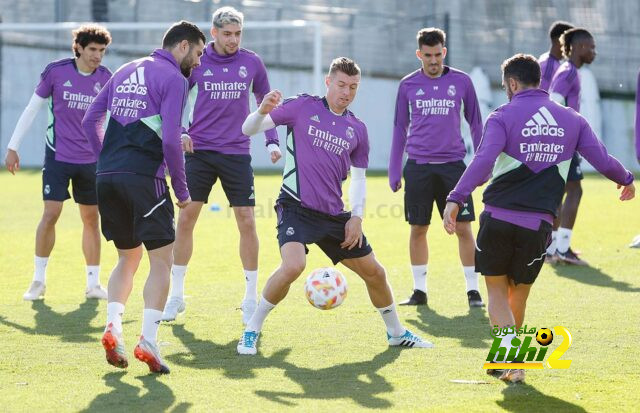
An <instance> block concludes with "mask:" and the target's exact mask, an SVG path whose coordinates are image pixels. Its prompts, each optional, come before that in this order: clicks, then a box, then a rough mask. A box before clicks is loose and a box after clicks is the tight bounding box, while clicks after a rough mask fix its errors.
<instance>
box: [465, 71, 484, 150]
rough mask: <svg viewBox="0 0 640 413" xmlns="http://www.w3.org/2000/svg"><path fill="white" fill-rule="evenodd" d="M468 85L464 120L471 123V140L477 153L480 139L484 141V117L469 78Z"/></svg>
mask: <svg viewBox="0 0 640 413" xmlns="http://www.w3.org/2000/svg"><path fill="white" fill-rule="evenodd" d="M467 83H468V84H467V87H466V88H465V90H466V92H465V95H464V97H463V101H464V118H465V119H466V120H467V123H469V129H471V140H472V141H473V151H474V152H475V151H477V150H478V145H480V139H482V115H481V114H480V104H479V103H478V96H476V89H475V88H474V87H473V83H472V82H471V79H470V78H467Z"/></svg>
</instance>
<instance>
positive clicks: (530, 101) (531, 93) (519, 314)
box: [444, 54, 635, 382]
mask: <svg viewBox="0 0 640 413" xmlns="http://www.w3.org/2000/svg"><path fill="white" fill-rule="evenodd" d="M502 84H503V85H504V88H505V90H506V91H507V97H508V98H509V103H507V104H505V105H502V106H501V107H499V108H498V109H496V110H495V111H494V112H493V113H492V114H491V115H490V116H489V118H488V119H487V123H486V125H485V129H484V133H483V136H482V142H481V143H480V147H479V148H478V151H477V152H476V155H475V157H474V158H473V160H472V161H471V163H470V164H469V167H468V168H467V170H466V171H465V172H464V174H463V175H462V178H460V181H459V182H458V184H457V185H456V187H455V188H454V189H453V191H451V193H450V194H449V196H448V198H447V205H446V207H445V214H444V227H445V230H446V231H447V232H448V233H449V234H453V233H455V230H456V217H457V214H458V211H459V210H460V208H461V206H462V205H463V203H464V200H465V199H466V198H467V197H468V196H469V195H470V194H471V193H472V192H473V190H474V189H475V188H476V187H478V186H479V185H481V184H482V183H483V182H484V180H485V179H486V177H487V176H488V175H489V173H490V172H491V170H492V168H493V180H492V181H491V183H490V184H489V186H488V187H487V189H486V190H485V191H484V196H483V201H484V204H485V208H484V212H482V214H481V215H480V229H479V230H478V237H477V247H476V270H478V271H479V272H480V273H481V274H482V275H484V276H485V278H484V279H485V282H486V284H487V293H488V295H489V305H488V310H489V318H490V320H491V325H492V326H495V325H497V326H499V327H508V328H510V327H514V326H515V327H516V328H520V327H521V326H522V324H523V322H524V313H525V309H526V305H527V297H528V296H529V291H530V289H531V286H532V285H533V283H534V281H535V280H536V278H537V277H538V274H539V272H540V269H541V268H542V264H543V261H544V257H545V255H546V254H547V252H546V249H547V246H548V245H549V241H550V238H551V228H552V222H553V217H554V214H556V212H557V209H558V206H559V205H560V202H561V201H562V195H563V193H564V187H565V185H566V181H567V174H568V173H569V170H568V169H569V168H568V166H569V164H570V163H571V159H572V158H573V154H574V153H575V152H579V153H580V154H581V155H582V156H584V157H585V159H587V161H589V163H590V164H591V165H593V166H594V168H596V169H597V170H598V171H599V172H600V173H602V174H603V175H604V176H606V177H607V178H609V179H611V180H612V181H614V182H616V183H617V184H618V188H620V187H624V188H623V190H622V194H621V195H620V200H622V201H626V200H629V199H632V198H633V197H634V195H635V187H634V185H633V175H632V174H631V172H629V171H627V170H626V169H625V168H624V167H623V166H622V165H621V164H620V162H618V160H617V159H615V158H614V157H612V156H610V155H609V154H608V153H607V149H606V148H605V147H604V145H603V144H602V143H601V142H600V141H599V140H598V138H597V137H596V135H595V134H594V133H593V131H592V130H591V128H590V127H589V123H588V122H587V121H586V120H585V119H584V118H583V117H582V116H580V114H578V113H577V112H576V111H574V110H573V109H571V108H566V107H563V106H562V105H560V104H558V103H556V102H553V101H551V100H550V99H549V95H548V94H547V92H545V91H544V90H541V89H539V88H538V85H539V84H540V66H539V65H538V62H537V61H536V59H535V58H534V57H533V56H530V55H523V54H517V55H515V56H513V57H511V58H509V59H507V60H505V61H504V63H502ZM542 121H544V122H546V124H547V127H545V128H540V127H539V124H538V122H542ZM533 133H535V135H533ZM496 160H497V161H496ZM494 164H495V166H494ZM515 336H516V335H515V333H514V334H508V335H506V336H505V337H504V338H503V340H502V347H506V348H507V354H508V353H509V351H510V349H511V347H512V345H511V340H512V339H514V338H515ZM488 372H489V371H488ZM501 373H502V375H501V376H500V378H501V379H502V380H505V381H509V382H521V381H524V370H522V369H510V370H505V371H502V372H501Z"/></svg>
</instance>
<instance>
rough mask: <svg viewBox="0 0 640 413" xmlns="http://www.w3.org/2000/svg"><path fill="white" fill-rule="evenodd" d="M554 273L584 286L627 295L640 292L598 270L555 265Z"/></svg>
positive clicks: (638, 289) (637, 288)
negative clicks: (605, 288)
mask: <svg viewBox="0 0 640 413" xmlns="http://www.w3.org/2000/svg"><path fill="white" fill-rule="evenodd" d="M553 271H555V273H556V274H557V275H559V276H560V277H564V278H568V279H570V280H574V281H578V282H581V283H583V284H588V285H593V286H596V287H607V288H614V289H616V290H618V291H622V292H626V293H637V292H640V288H639V287H634V286H632V285H631V284H629V283H627V282H624V281H617V280H614V279H613V278H612V277H611V276H610V275H609V274H605V273H603V272H602V271H600V270H599V269H598V268H593V267H582V266H575V265H554V266H553Z"/></svg>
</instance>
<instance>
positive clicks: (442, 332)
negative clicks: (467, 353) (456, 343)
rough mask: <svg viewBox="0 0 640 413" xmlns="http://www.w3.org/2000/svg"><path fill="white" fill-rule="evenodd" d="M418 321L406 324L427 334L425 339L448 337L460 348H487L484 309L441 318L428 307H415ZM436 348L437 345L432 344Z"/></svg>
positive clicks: (489, 342) (471, 309) (486, 327)
mask: <svg viewBox="0 0 640 413" xmlns="http://www.w3.org/2000/svg"><path fill="white" fill-rule="evenodd" d="M417 310H418V320H407V323H409V324H411V325H413V326H414V327H416V328H418V329H420V331H423V332H424V333H426V334H427V337H426V339H427V340H429V339H430V338H431V337H450V338H457V339H458V340H460V345H461V346H462V347H469V348H489V347H490V345H491V341H490V340H489V339H490V337H489V334H488V329H489V324H490V323H489V319H488V318H487V313H486V311H485V310H484V308H477V307H475V308H470V309H469V312H468V313H467V314H464V315H457V316H455V317H452V318H447V317H445V316H442V315H440V314H438V313H436V312H435V311H433V310H432V309H430V308H429V307H428V306H425V305H421V306H418V307H417ZM434 344H435V345H436V347H437V346H438V343H437V342H436V343H434Z"/></svg>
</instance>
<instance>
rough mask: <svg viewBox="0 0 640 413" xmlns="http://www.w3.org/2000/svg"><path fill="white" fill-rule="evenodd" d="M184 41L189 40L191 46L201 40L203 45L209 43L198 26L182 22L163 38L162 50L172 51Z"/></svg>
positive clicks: (171, 28)
mask: <svg viewBox="0 0 640 413" xmlns="http://www.w3.org/2000/svg"><path fill="white" fill-rule="evenodd" d="M183 40H187V41H188V42H189V44H198V43H199V41H200V40H202V43H205V44H206V43H207V39H206V38H205V37H204V33H202V30H200V29H199V28H198V26H196V25H195V24H193V23H191V22H188V21H186V20H182V21H179V22H178V23H175V24H174V25H173V26H171V27H170V28H169V30H167V32H166V33H165V34H164V37H163V38H162V48H163V49H170V48H172V47H173V46H175V45H176V44H178V43H180V42H181V41H183Z"/></svg>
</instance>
